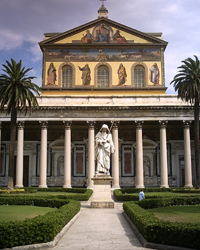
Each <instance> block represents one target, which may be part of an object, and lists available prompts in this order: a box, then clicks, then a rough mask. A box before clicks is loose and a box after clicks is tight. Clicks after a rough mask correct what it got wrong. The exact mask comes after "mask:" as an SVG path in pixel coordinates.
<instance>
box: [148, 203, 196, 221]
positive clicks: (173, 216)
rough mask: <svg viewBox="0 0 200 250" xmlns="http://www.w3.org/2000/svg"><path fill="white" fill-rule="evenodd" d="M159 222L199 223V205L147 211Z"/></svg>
mask: <svg viewBox="0 0 200 250" xmlns="http://www.w3.org/2000/svg"><path fill="white" fill-rule="evenodd" d="M148 211H149V212H152V213H154V214H155V215H156V217H157V218H159V219H160V220H165V221H171V222H175V221H176V222H191V223H200V205H194V206H189V205H187V206H170V207H161V208H153V209H149V210H148Z"/></svg>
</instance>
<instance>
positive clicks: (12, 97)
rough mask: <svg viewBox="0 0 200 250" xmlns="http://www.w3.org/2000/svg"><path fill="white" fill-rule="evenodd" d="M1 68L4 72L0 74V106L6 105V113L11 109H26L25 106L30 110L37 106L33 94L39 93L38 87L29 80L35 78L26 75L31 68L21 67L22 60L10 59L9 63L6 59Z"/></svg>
mask: <svg viewBox="0 0 200 250" xmlns="http://www.w3.org/2000/svg"><path fill="white" fill-rule="evenodd" d="M6 63H7V65H4V64H3V67H4V69H2V70H3V71H4V72H5V74H2V75H0V106H1V108H4V107H5V106H6V108H7V113H8V114H10V113H11V111H12V109H19V110H22V111H23V110H26V109H27V106H28V107H29V110H30V111H31V110H32V108H34V107H37V106H38V102H37V99H36V97H35V95H34V93H36V94H38V95H39V94H40V88H39V87H38V86H37V85H36V84H34V83H32V82H31V81H32V80H33V79H34V78H35V77H33V76H27V73H28V72H29V71H30V70H31V68H28V69H25V67H23V68H22V61H21V60H20V61H19V63H16V62H15V60H13V59H11V63H10V62H8V61H6Z"/></svg>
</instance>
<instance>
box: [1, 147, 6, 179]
mask: <svg viewBox="0 0 200 250" xmlns="http://www.w3.org/2000/svg"><path fill="white" fill-rule="evenodd" d="M5 172H6V145H5V144H2V145H1V151H0V176H1V177H3V176H5Z"/></svg>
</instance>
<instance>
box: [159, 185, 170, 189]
mask: <svg viewBox="0 0 200 250" xmlns="http://www.w3.org/2000/svg"><path fill="white" fill-rule="evenodd" d="M160 188H169V185H160Z"/></svg>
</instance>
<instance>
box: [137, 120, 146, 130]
mask: <svg viewBox="0 0 200 250" xmlns="http://www.w3.org/2000/svg"><path fill="white" fill-rule="evenodd" d="M135 124H136V128H137V129H142V126H143V124H144V121H135Z"/></svg>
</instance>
